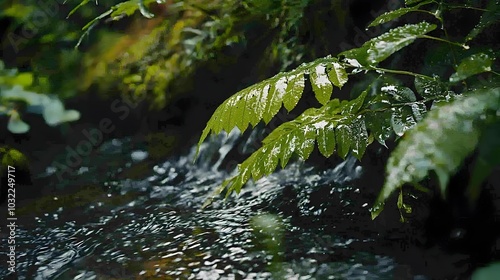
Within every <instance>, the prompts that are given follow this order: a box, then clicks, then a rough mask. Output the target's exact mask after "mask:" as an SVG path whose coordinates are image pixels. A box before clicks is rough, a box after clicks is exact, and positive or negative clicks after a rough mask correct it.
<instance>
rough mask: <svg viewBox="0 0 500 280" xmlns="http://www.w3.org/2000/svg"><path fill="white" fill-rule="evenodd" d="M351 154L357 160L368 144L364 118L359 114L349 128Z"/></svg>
mask: <svg viewBox="0 0 500 280" xmlns="http://www.w3.org/2000/svg"><path fill="white" fill-rule="evenodd" d="M350 134H351V135H350V137H351V139H352V142H351V150H352V154H353V155H354V157H355V158H357V159H358V160H361V158H362V157H363V155H364V153H365V151H366V146H367V145H368V132H367V131H366V124H365V118H364V117H363V116H359V117H357V118H356V119H354V121H353V122H352V125H351V129H350Z"/></svg>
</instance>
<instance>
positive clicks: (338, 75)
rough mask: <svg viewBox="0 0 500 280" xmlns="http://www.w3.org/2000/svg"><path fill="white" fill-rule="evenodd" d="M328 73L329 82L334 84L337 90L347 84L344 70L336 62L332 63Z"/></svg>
mask: <svg viewBox="0 0 500 280" xmlns="http://www.w3.org/2000/svg"><path fill="white" fill-rule="evenodd" d="M331 65H332V67H331V69H330V71H328V78H329V79H330V82H332V84H334V85H335V86H336V87H338V88H342V86H343V85H344V84H345V83H347V80H348V78H349V77H348V76H347V72H346V71H345V68H344V67H342V65H340V64H339V63H338V62H333V63H332V64H331Z"/></svg>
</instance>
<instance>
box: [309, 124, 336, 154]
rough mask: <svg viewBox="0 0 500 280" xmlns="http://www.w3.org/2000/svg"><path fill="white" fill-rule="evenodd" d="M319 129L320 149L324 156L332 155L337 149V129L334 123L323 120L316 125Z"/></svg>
mask: <svg viewBox="0 0 500 280" xmlns="http://www.w3.org/2000/svg"><path fill="white" fill-rule="evenodd" d="M314 126H315V127H316V129H317V130H318V132H317V133H318V149H319V152H320V153H321V154H322V155H323V156H324V157H330V156H331V155H332V154H333V152H334V151H335V131H334V127H333V124H332V123H328V122H326V121H321V122H319V123H316V124H315V125H314Z"/></svg>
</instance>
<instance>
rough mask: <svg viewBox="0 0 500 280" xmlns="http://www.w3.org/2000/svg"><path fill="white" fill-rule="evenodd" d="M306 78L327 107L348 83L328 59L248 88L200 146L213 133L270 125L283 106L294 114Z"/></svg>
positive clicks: (222, 111)
mask: <svg viewBox="0 0 500 280" xmlns="http://www.w3.org/2000/svg"><path fill="white" fill-rule="evenodd" d="M305 75H308V76H309V79H310V81H311V85H312V88H313V91H314V94H315V96H316V99H317V100H318V101H319V102H320V103H321V104H323V105H324V104H326V103H327V102H328V101H329V100H330V97H331V94H332V90H333V86H336V87H339V88H341V87H342V86H343V85H344V84H345V83H346V82H347V79H348V77H347V73H346V71H345V69H344V67H343V66H342V65H341V64H340V63H339V61H338V60H337V59H336V58H333V57H325V58H321V59H318V60H315V61H313V62H311V63H307V64H302V65H301V66H299V67H298V68H296V69H294V70H292V71H290V72H284V73H279V74H277V75H275V76H274V77H272V78H269V79H267V80H265V81H263V82H260V83H258V84H255V85H253V86H250V87H248V88H245V89H243V90H241V91H239V92H238V93H236V94H235V95H233V96H231V97H230V98H228V99H227V100H226V101H224V103H222V104H221V105H220V106H219V107H218V108H217V109H216V111H215V112H214V114H213V115H212V117H211V118H210V120H209V121H208V123H207V126H206V127H205V129H204V130H203V133H202V135H201V138H200V140H199V143H198V146H199V145H200V144H201V143H202V142H203V141H204V140H205V138H206V137H207V136H208V134H210V133H215V134H217V133H220V132H221V131H222V130H224V131H226V132H229V131H231V130H232V129H233V128H234V127H235V126H236V127H238V128H239V129H240V131H241V132H243V131H245V130H246V129H247V127H248V125H252V127H255V125H257V124H258V123H259V122H260V121H262V120H264V122H265V123H266V124H267V123H269V121H270V120H271V119H272V118H273V117H274V116H275V115H276V114H277V113H278V111H279V110H280V108H281V107H282V106H285V108H286V109H287V110H288V111H291V110H292V109H293V108H295V106H296V105H297V103H298V101H299V99H300V98H301V97H302V93H303V91H304V86H305Z"/></svg>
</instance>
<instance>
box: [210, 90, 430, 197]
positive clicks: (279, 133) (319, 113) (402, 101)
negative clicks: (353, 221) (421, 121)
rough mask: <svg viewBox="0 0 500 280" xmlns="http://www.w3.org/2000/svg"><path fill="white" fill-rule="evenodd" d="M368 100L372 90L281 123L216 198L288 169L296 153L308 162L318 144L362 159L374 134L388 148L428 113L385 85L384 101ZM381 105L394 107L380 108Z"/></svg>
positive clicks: (324, 149) (420, 103)
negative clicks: (390, 139) (279, 169)
mask: <svg viewBox="0 0 500 280" xmlns="http://www.w3.org/2000/svg"><path fill="white" fill-rule="evenodd" d="M396 90H399V91H400V92H397V91H396ZM388 92H391V93H392V94H393V95H392V96H391V95H390V94H388ZM367 95H368V90H366V91H364V92H363V93H362V94H360V96H359V97H357V98H355V99H354V100H351V101H349V102H347V101H342V102H340V101H339V100H338V99H333V100H331V101H329V102H328V103H327V104H325V105H324V106H322V107H321V108H310V109H308V110H306V111H305V112H304V113H302V114H301V115H300V116H299V117H297V118H296V119H294V120H292V121H289V122H286V123H284V124H282V125H281V126H279V127H278V128H276V129H275V130H273V131H272V132H271V133H270V134H269V135H268V136H267V137H266V138H265V139H264V140H263V141H262V143H263V146H262V147H261V148H260V149H258V150H257V151H255V152H254V153H253V154H252V155H251V156H250V157H249V158H247V159H246V160H245V161H244V162H243V163H241V164H240V165H239V166H238V174H237V175H236V176H234V177H233V178H230V179H228V180H226V181H225V182H224V183H223V184H222V185H221V187H220V188H219V189H218V190H217V191H216V194H217V195H218V194H220V193H221V192H222V191H223V190H224V189H225V188H226V187H227V188H228V192H227V195H229V194H230V193H231V192H232V191H236V192H237V193H239V191H240V190H241V188H242V187H243V185H245V183H246V182H247V181H248V180H250V179H253V180H254V181H256V180H259V179H260V178H262V177H263V176H266V175H269V174H271V173H272V172H274V170H275V169H276V167H277V166H278V164H280V165H281V167H285V166H286V165H287V163H288V161H289V160H290V158H291V157H292V155H293V154H296V155H298V156H299V157H300V158H301V159H302V160H307V158H308V157H309V155H310V154H311V152H312V150H313V149H314V145H315V142H316V143H317V146H318V150H319V151H320V153H321V154H322V155H323V156H325V157H330V156H331V155H332V154H333V153H334V152H335V151H336V152H337V154H338V155H339V156H340V157H342V158H345V157H346V156H347V154H348V153H349V152H351V153H352V154H353V155H354V156H355V157H356V158H357V159H358V160H361V158H362V157H363V154H364V153H365V150H366V147H367V146H368V144H369V142H370V140H369V139H370V137H369V133H371V134H372V135H373V136H374V137H375V138H376V139H377V141H379V142H380V143H381V144H383V145H385V140H387V138H388V137H390V136H391V135H392V134H393V133H396V134H397V135H402V134H403V133H404V132H405V131H406V130H408V129H410V128H412V127H413V126H414V125H415V124H416V121H415V119H417V118H421V117H422V115H424V114H425V113H426V109H425V105H424V101H417V100H416V98H415V95H414V94H413V92H411V90H410V89H408V88H404V87H398V86H393V85H390V86H389V85H388V86H385V87H383V90H382V93H381V94H380V96H376V97H375V98H372V99H371V100H370V101H366V99H367ZM375 104H377V106H375ZM381 104H390V105H389V106H387V107H385V108H381V107H380V105H381ZM370 107H373V108H374V109H371V108H370ZM381 116H382V117H381ZM208 203H210V202H208Z"/></svg>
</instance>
